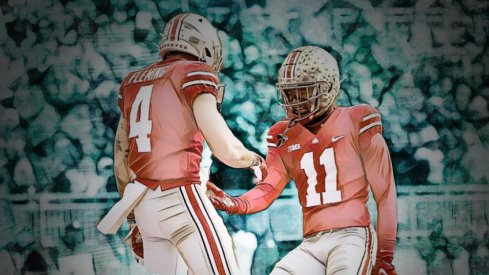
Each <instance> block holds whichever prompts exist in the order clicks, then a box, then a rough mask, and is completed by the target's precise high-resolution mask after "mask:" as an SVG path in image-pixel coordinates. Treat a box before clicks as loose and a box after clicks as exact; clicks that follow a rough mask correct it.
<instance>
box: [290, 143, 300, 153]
mask: <svg viewBox="0 0 489 275" xmlns="http://www.w3.org/2000/svg"><path fill="white" fill-rule="evenodd" d="M287 149H288V150H289V152H293V151H296V150H299V149H301V145H300V144H292V145H289V147H287Z"/></svg>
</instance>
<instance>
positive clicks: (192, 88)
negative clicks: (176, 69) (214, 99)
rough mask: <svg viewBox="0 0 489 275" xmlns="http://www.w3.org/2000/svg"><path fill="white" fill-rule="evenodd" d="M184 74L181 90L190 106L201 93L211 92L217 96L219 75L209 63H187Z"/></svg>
mask: <svg viewBox="0 0 489 275" xmlns="http://www.w3.org/2000/svg"><path fill="white" fill-rule="evenodd" d="M183 74H184V75H183V78H182V81H181V86H180V90H181V92H182V93H183V95H184V97H185V99H186V100H187V103H188V104H189V105H190V106H192V104H193V102H194V99H195V98H196V97H197V96H198V95H200V94H203V93H210V94H212V95H214V96H217V91H218V88H219V76H218V75H217V73H216V72H215V71H214V70H213V69H212V68H211V67H210V66H208V65H207V64H205V63H200V62H199V63H195V64H191V65H186V66H185V69H184V71H183Z"/></svg>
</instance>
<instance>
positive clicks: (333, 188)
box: [301, 148, 341, 207]
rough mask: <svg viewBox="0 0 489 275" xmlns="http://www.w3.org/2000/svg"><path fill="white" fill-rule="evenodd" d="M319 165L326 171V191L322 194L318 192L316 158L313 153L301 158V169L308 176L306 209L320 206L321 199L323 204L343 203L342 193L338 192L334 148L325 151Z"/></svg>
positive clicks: (320, 157)
mask: <svg viewBox="0 0 489 275" xmlns="http://www.w3.org/2000/svg"><path fill="white" fill-rule="evenodd" d="M319 163H320V164H321V165H322V166H323V167H324V169H325V171H326V178H325V179H324V184H325V185H326V186H325V187H326V188H325V190H326V191H325V192H321V193H318V192H316V185H317V184H318V180H317V175H318V173H317V171H316V168H315V167H314V156H313V154H312V152H308V153H305V154H304V155H303V156H302V158H301V169H302V170H304V172H305V173H306V176H307V195H306V207H311V206H317V205H320V204H321V198H322V199H323V203H322V204H327V203H333V202H339V201H341V191H340V190H338V184H337V181H336V175H337V169H336V162H335V159H334V150H333V148H326V149H324V151H323V153H322V154H321V156H319Z"/></svg>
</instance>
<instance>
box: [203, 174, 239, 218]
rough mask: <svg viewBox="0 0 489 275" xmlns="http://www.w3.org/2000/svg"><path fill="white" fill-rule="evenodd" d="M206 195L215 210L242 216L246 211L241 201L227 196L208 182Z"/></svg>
mask: <svg viewBox="0 0 489 275" xmlns="http://www.w3.org/2000/svg"><path fill="white" fill-rule="evenodd" d="M206 195H207V197H209V200H210V201H211V202H212V204H213V205H214V207H215V208H217V209H219V210H223V211H226V212H228V213H229V214H242V213H243V212H244V211H245V209H246V207H245V203H244V202H243V201H242V200H241V199H239V198H234V197H231V196H229V195H228V194H226V192H224V191H222V190H221V189H220V188H219V187H217V186H216V185H215V184H214V183H212V182H210V181H208V182H207V192H206Z"/></svg>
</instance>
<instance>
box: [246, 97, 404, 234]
mask: <svg viewBox="0 0 489 275" xmlns="http://www.w3.org/2000/svg"><path fill="white" fill-rule="evenodd" d="M287 123H288V122H287V121H282V122H279V123H277V124H275V125H274V126H273V127H272V128H271V129H270V131H269V134H268V136H267V138H268V140H267V141H268V146H269V152H268V155H267V164H268V167H269V174H268V176H267V178H266V179H264V181H262V182H261V183H259V184H258V185H257V186H256V187H255V188H254V189H253V190H251V191H249V192H247V193H246V194H244V195H243V196H242V198H244V199H246V201H247V202H248V203H247V204H248V209H247V211H246V212H248V213H253V212H256V211H260V210H262V209H263V208H265V207H267V206H268V205H269V204H270V203H271V201H273V200H274V199H275V198H277V197H278V196H279V195H280V193H281V191H282V190H283V188H284V187H285V185H286V184H287V183H288V182H289V181H290V180H294V181H295V184H296V186H297V189H298V193H299V194H298V197H299V200H300V204H301V206H302V212H303V234H304V236H309V235H311V234H313V233H316V232H320V231H324V230H328V229H334V228H344V227H351V226H368V225H369V224H370V215H369V212H368V208H367V205H366V202H367V200H368V191H369V187H370V188H371V190H372V191H373V194H374V198H375V200H376V201H377V204H378V205H380V206H379V213H378V217H379V218H378V220H379V222H382V223H383V224H382V226H380V227H379V226H378V227H377V228H378V232H377V233H378V236H379V243H381V242H383V241H387V240H389V241H395V239H396V227H397V206H396V191H395V183H394V177H393V171H392V163H391V160H390V155H389V151H388V149H387V145H386V144H385V141H384V139H383V138H382V137H381V136H380V134H381V132H382V123H381V117H380V114H379V112H378V111H377V110H376V109H375V108H373V107H370V106H368V105H358V106H353V107H349V108H345V107H335V109H334V110H333V112H332V114H331V115H330V117H329V118H328V119H327V120H326V121H325V122H324V123H323V126H322V127H321V129H320V130H319V131H318V132H317V134H313V133H312V132H310V131H309V130H308V129H306V128H305V127H304V126H302V125H301V124H296V125H295V126H293V127H291V128H289V130H288V131H287V133H286V136H287V139H286V140H285V141H284V142H283V144H279V135H281V134H283V133H284V130H285V129H286V127H287ZM376 134H379V135H376ZM374 136H376V137H375V138H374ZM391 223H392V224H391Z"/></svg>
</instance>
